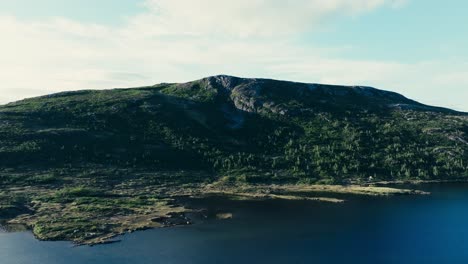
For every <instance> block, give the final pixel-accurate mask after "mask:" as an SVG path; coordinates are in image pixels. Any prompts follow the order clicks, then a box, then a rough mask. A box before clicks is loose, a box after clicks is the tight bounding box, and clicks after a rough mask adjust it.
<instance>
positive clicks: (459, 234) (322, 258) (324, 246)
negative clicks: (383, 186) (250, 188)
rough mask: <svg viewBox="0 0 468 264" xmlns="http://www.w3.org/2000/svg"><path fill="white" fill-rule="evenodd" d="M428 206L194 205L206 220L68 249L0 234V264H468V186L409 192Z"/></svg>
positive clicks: (405, 200)
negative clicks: (201, 207) (204, 209)
mask: <svg viewBox="0 0 468 264" xmlns="http://www.w3.org/2000/svg"><path fill="white" fill-rule="evenodd" d="M418 188H419V189H422V190H427V191H430V192H432V195H431V196H402V197H391V198H356V197H350V200H349V201H348V202H347V203H344V204H329V203H320V202H304V201H262V202H261V201H256V202H252V201H228V200H226V199H224V198H216V197H213V198H210V199H205V200H198V201H195V202H194V205H198V204H204V205H206V206H207V207H208V209H209V212H214V213H216V212H219V213H222V212H226V213H233V215H234V218H233V219H229V220H216V219H214V218H208V219H206V220H203V221H199V222H198V223H197V224H194V225H191V226H185V227H175V228H165V229H156V230H148V231H142V232H136V233H133V234H130V235H126V236H124V237H122V238H121V239H122V242H120V243H115V244H109V245H101V246H96V247H73V245H71V244H70V243H67V242H40V241H37V240H36V239H34V237H33V236H32V235H31V233H29V232H21V233H5V232H0V263H1V264H42V263H44V264H62V263H66V264H75V263H76V264H78V263H79V264H83V263H86V264H95V263H100V264H101V263H102V264H104V263H105V264H121V263H132V264H140V263H141V264H143V263H144V264H146V263H184V264H186V263H372V264H374V263H438V264H439V263H464V264H466V263H468V185H467V184H441V185H438V184H436V185H424V186H420V187H418Z"/></svg>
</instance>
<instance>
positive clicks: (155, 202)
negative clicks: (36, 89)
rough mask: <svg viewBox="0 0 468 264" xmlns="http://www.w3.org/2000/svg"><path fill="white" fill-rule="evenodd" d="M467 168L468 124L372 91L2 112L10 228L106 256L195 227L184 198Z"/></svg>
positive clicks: (197, 95) (57, 103)
mask: <svg viewBox="0 0 468 264" xmlns="http://www.w3.org/2000/svg"><path fill="white" fill-rule="evenodd" d="M467 161H468V114H466V113H460V112H456V111H453V110H450V109H444V108H438V107H432V106H427V105H423V104H421V103H418V102H416V101H413V100H411V99H408V98H406V97H404V96H402V95H400V94H397V93H393V92H388V91H383V90H378V89H374V88H370V87H361V86H359V87H355V86H353V87H347V86H331V85H320V84H304V83H294V82H286V81H276V80H267V79H244V78H237V77H231V76H214V77H208V78H205V79H201V80H198V81H194V82H189V83H183V84H158V85H155V86H148V87H140V88H132V89H115V90H104V91H77V92H64V93H58V94H52V95H49V96H43V97H37V98H31V99H26V100H22V101H19V102H15V103H10V104H7V105H4V106H0V224H1V220H2V219H3V220H4V221H7V222H8V223H9V224H21V225H26V226H27V227H29V228H31V229H33V232H34V234H35V235H36V236H37V237H38V238H40V239H48V240H60V239H66V240H73V241H75V242H77V243H87V244H95V243H101V242H105V241H106V240H107V239H109V238H110V237H113V236H115V235H117V234H122V233H125V232H128V231H132V230H138V229H144V228H151V227H158V226H170V225H174V224H180V223H186V222H190V220H189V219H188V218H187V216H186V215H185V213H186V212H188V211H190V210H189V209H187V208H186V207H184V206H183V204H182V203H181V202H179V201H178V198H177V197H180V196H197V195H201V194H207V193H213V194H220V193H222V194H229V195H242V196H244V197H250V198H259V197H263V198H274V199H278V198H279V199H303V198H304V199H311V200H321V201H328V202H330V201H333V202H339V201H340V200H339V199H335V198H336V197H334V195H333V193H355V194H359V195H381V194H385V195H390V194H408V193H417V192H414V191H408V190H395V189H386V188H374V189H373V188H372V187H360V186H356V185H359V184H372V183H373V182H381V181H397V180H403V181H407V180H411V181H414V180H423V181H428V180H443V181H456V180H457V181H458V180H466V179H467V178H468V162H467ZM298 184H299V185H298ZM349 184H353V185H354V187H352V186H351V187H346V186H343V185H349ZM319 185H323V186H319ZM325 185H327V186H325ZM331 185H341V186H331ZM299 194H300V195H299ZM305 194H307V196H306V197H304V195H305ZM298 195H299V196H298ZM317 195H321V196H322V195H325V197H318V196H317Z"/></svg>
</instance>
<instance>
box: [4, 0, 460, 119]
mask: <svg viewBox="0 0 468 264" xmlns="http://www.w3.org/2000/svg"><path fill="white" fill-rule="evenodd" d="M405 4H406V1H404V0H327V1H321V0H295V1H280V0H268V1H267V0H250V1H247V0H238V1H219V0H218V1H215V0H200V1H176V0H147V1H145V2H144V6H145V11H144V12H141V13H139V14H137V15H133V16H130V17H126V18H125V20H124V23H120V25H119V26H115V25H114V26H111V25H104V24H98V23H93V22H92V21H91V22H90V21H74V20H71V19H68V18H66V17H55V18H48V19H41V20H24V19H19V18H17V17H15V16H5V15H4V16H0V32H2V42H0V57H1V58H2V60H1V61H0V70H1V71H0V72H1V73H0V74H1V75H2V76H1V77H2V86H0V103H5V102H9V101H13V100H18V99H22V98H24V97H30V96H36V95H42V94H47V93H52V92H57V91H64V90H76V89H94V88H99V89H103V88H112V87H132V86H141V85H148V84H153V83H157V82H178V81H189V80H193V79H197V78H200V77H204V76H208V75H213V74H220V73H226V74H233V75H240V76H246V77H270V78H279V79H291V80H298V81H306V82H326V83H337V84H360V85H373V86H377V87H381V88H386V89H392V90H396V91H398V92H402V93H405V94H406V95H409V96H410V97H413V98H415V99H420V100H423V102H426V103H433V104H437V105H444V106H448V107H454V108H457V109H460V110H463V109H464V105H463V102H461V101H460V102H456V101H455V102H454V101H453V100H450V98H445V97H444V96H438V95H437V96H434V93H431V92H428V91H427V89H429V90H430V89H433V90H435V85H439V84H443V85H455V83H456V84H457V85H459V84H460V83H461V84H466V85H468V78H467V77H465V75H464V74H463V73H464V72H465V71H464V70H465V69H467V68H468V67H467V65H465V64H463V63H459V62H443V63H442V62H434V61H430V60H428V61H426V62H419V63H415V64H404V63H399V62H393V61H391V62H388V61H372V60H350V59H344V58H340V56H339V52H337V51H340V50H342V49H345V47H326V48H323V47H320V48H319V47H315V46H314V45H311V44H309V43H303V42H299V41H296V39H297V37H300V36H303V35H305V34H314V31H315V30H320V29H321V28H322V27H326V24H327V20H329V19H333V17H335V16H338V15H339V16H341V17H343V16H344V15H346V16H348V17H350V19H352V17H357V16H362V15H365V14H366V13H369V12H373V11H374V10H376V9H389V10H394V11H395V12H398V9H399V8H404V6H405ZM409 86H411V88H408V87H409ZM465 87H466V86H465ZM460 92H461V93H462V95H460V96H464V95H466V97H465V98H468V94H467V93H466V92H463V91H460ZM465 110H468V109H466V108H465Z"/></svg>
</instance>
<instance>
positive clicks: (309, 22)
mask: <svg viewBox="0 0 468 264" xmlns="http://www.w3.org/2000/svg"><path fill="white" fill-rule="evenodd" d="M404 2H405V1H404V0H326V1H323V0H292V1H284V0H236V1H219V0H199V1H174V0H147V1H146V6H147V7H148V8H149V11H148V12H147V13H145V14H141V15H139V16H137V17H135V18H134V20H133V21H132V22H133V23H135V27H136V28H140V27H141V26H142V25H155V26H154V27H152V29H151V30H150V31H147V32H151V33H152V34H156V35H159V34H173V33H174V32H177V34H187V35H206V34H210V35H228V36H229V35H231V36H237V37H252V36H255V37H258V36H278V35H289V34H294V33H300V32H304V31H308V30H311V29H313V28H315V27H316V26H317V25H318V23H319V22H320V21H321V20H322V19H325V18H327V17H329V16H332V15H336V14H340V15H359V14H362V13H365V12H369V11H372V10H374V9H376V8H379V7H384V6H387V7H392V8H397V7H401V6H402V5H403V4H404Z"/></svg>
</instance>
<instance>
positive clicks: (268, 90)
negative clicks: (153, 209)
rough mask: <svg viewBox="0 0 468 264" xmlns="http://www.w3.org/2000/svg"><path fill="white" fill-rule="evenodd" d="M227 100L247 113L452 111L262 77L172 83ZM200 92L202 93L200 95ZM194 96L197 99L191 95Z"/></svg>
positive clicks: (356, 89) (363, 91) (365, 89)
mask: <svg viewBox="0 0 468 264" xmlns="http://www.w3.org/2000/svg"><path fill="white" fill-rule="evenodd" d="M195 86H197V87H199V86H200V87H201V88H203V89H202V91H204V92H206V91H211V92H213V93H215V94H218V95H222V96H224V97H226V96H227V97H228V98H229V99H230V100H231V101H232V102H233V104H234V105H235V106H236V108H238V109H240V110H243V111H247V112H262V111H263V112H264V111H266V112H274V113H287V112H289V113H297V112H301V111H304V110H306V111H310V110H311V109H320V110H324V109H328V110H330V109H331V110H332V111H336V110H359V111H361V110H364V111H368V110H385V109H405V110H419V111H444V112H447V111H452V110H449V109H444V108H438V107H432V106H427V105H424V104H421V103H419V102H416V101H414V100H411V99H408V98H406V97H405V96H403V95H401V94H398V93H395V92H391V91H385V90H380V89H377V88H374V87H369V86H344V85H330V84H318V83H303V82H292V81H284V80H274V79H266V78H242V77H236V76H230V75H215V76H210V77H206V78H203V79H200V80H198V81H193V82H188V83H184V84H175V85H174V88H175V89H176V90H177V93H179V94H183V93H187V94H193V93H194V91H195V90H194V88H193V87H195ZM204 92H202V93H204ZM194 96H195V97H196V96H198V95H197V92H195V95H194Z"/></svg>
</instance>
